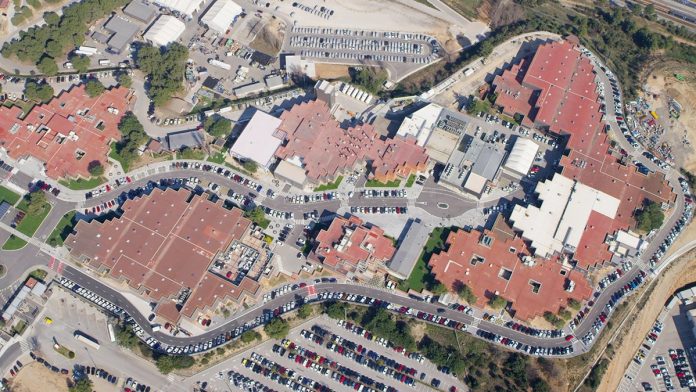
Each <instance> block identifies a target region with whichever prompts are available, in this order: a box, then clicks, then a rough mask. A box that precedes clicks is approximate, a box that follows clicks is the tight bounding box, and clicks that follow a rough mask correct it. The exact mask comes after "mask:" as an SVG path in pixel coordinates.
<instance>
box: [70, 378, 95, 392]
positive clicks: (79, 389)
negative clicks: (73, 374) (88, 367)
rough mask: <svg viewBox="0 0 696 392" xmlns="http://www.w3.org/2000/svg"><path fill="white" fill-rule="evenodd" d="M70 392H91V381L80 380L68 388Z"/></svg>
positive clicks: (86, 379) (87, 379)
mask: <svg viewBox="0 0 696 392" xmlns="http://www.w3.org/2000/svg"><path fill="white" fill-rule="evenodd" d="M68 390H69V391H70V392H92V380H90V379H89V378H87V377H85V378H81V379H79V380H78V381H76V382H75V384H73V386H71V387H70V388H68Z"/></svg>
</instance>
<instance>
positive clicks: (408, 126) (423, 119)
mask: <svg viewBox="0 0 696 392" xmlns="http://www.w3.org/2000/svg"><path fill="white" fill-rule="evenodd" d="M440 113H442V106H440V105H437V104H434V103H431V104H430V105H428V106H425V107H423V108H421V109H418V110H417V111H415V112H413V113H412V114H411V115H410V116H408V117H406V118H404V121H403V122H402V123H401V126H399V130H398V131H396V134H397V135H399V136H404V137H405V136H408V135H412V136H414V137H415V138H416V140H417V144H418V145H419V146H425V143H426V142H427V141H428V137H430V133H431V132H432V131H433V127H434V126H435V124H436V123H437V119H438V117H440Z"/></svg>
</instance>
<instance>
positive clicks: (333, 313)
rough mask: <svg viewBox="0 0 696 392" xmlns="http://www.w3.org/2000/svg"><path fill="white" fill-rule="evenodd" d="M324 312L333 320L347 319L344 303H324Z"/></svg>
mask: <svg viewBox="0 0 696 392" xmlns="http://www.w3.org/2000/svg"><path fill="white" fill-rule="evenodd" d="M324 312H325V313H326V315H327V316H329V317H331V318H333V319H344V318H345V317H346V304H344V303H343V302H337V301H333V302H324Z"/></svg>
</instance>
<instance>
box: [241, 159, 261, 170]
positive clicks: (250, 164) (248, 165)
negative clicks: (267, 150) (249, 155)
mask: <svg viewBox="0 0 696 392" xmlns="http://www.w3.org/2000/svg"><path fill="white" fill-rule="evenodd" d="M242 167H243V168H244V170H246V171H248V172H249V173H256V170H258V168H259V166H258V165H257V164H256V162H254V161H251V160H246V161H244V163H242Z"/></svg>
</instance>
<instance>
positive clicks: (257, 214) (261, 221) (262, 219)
mask: <svg viewBox="0 0 696 392" xmlns="http://www.w3.org/2000/svg"><path fill="white" fill-rule="evenodd" d="M244 216H245V217H247V218H249V219H251V221H252V222H254V223H256V224H257V225H259V226H261V227H263V228H266V227H268V224H269V223H270V222H269V220H268V219H266V213H265V212H264V210H263V207H261V206H256V207H254V208H252V209H251V210H247V211H244Z"/></svg>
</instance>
